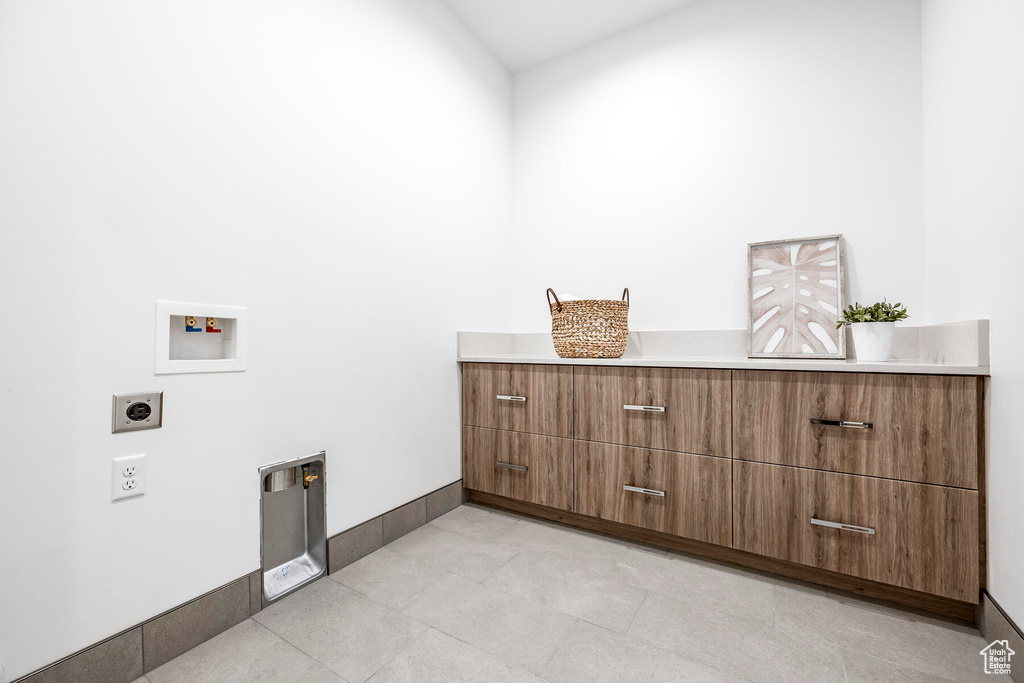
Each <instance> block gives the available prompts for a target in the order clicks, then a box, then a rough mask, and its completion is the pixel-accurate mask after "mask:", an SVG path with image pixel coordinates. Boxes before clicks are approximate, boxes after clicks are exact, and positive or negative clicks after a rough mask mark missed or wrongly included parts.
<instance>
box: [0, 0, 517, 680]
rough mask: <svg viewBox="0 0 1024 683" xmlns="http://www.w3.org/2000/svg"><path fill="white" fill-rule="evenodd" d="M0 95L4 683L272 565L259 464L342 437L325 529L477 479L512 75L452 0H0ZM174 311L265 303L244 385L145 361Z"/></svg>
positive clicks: (503, 239) (505, 204) (0, 616)
mask: <svg viewBox="0 0 1024 683" xmlns="http://www.w3.org/2000/svg"><path fill="white" fill-rule="evenodd" d="M0 93H2V94H0V310H2V311H3V325H4V329H3V331H2V332H0V566H2V567H3V578H2V580H0V664H2V665H3V666H4V668H5V670H6V673H7V676H8V680H10V679H11V678H13V677H17V676H20V675H22V674H25V673H28V672H29V671H31V670H33V669H35V668H37V667H39V666H42V665H44V664H47V663H49V662H51V661H53V660H56V659H58V658H60V657H62V656H64V655H67V654H69V653H71V652H72V651H75V650H77V649H79V648H81V647H83V646H86V645H89V644H91V643H93V642H95V641H96V640H99V639H101V638H104V637H106V636H108V635H111V634H113V633H114V632H116V631H118V630H120V629H123V628H126V627H129V626H131V625H133V624H136V623H138V622H140V621H142V620H144V619H146V618H148V617H151V616H154V615H155V614H157V613H159V612H161V611H162V610H165V609H167V608H170V607H173V606H175V605H177V604H179V603H180V602H182V601H184V600H187V599H189V598H192V597H194V596H196V595H198V594H200V593H203V592H205V591H207V590H210V589H212V588H214V587H216V586H219V585H221V584H224V583H225V582H227V581H230V580H232V579H235V578H237V577H240V576H242V575H244V574H245V573H247V572H250V571H253V570H255V569H257V568H258V567H259V535H258V516H259V507H258V505H259V497H258V487H259V482H258V477H257V473H256V469H257V467H258V466H259V465H261V464H264V463H268V462H272V461H276V460H280V459H283V458H286V457H291V456H299V455H303V454H306V453H310V452H315V451H318V450H320V449H326V450H327V452H328V469H329V521H328V525H329V531H330V532H331V533H336V532H339V531H342V530H343V529H345V528H347V527H349V526H351V525H353V524H355V523H358V522H361V521H363V520H366V519H368V518H371V517H373V516H375V515H377V514H380V513H382V512H384V511H386V510H388V509H390V508H392V507H394V506H397V505H399V504H402V503H405V502H407V501H409V500H412V499H414V498H416V497H418V496H420V495H423V494H425V493H427V492H429V491H431V490H433V489H436V488H438V487H440V486H443V485H445V484H448V483H450V482H452V481H455V480H457V479H459V477H460V476H461V475H460V458H459V432H458V424H459V420H458V405H457V400H458V396H457V387H456V384H457V370H456V365H455V363H454V358H455V330H457V329H473V328H476V329H500V328H501V327H502V326H503V323H504V320H503V317H502V314H501V312H500V310H499V309H496V308H494V307H493V306H490V305H485V304H486V303H493V300H494V298H493V296H492V295H494V294H495V293H496V290H495V288H496V287H498V286H499V285H498V284H497V283H500V280H496V279H494V278H493V277H492V273H493V272H494V271H495V270H499V271H500V270H502V269H503V268H504V261H503V256H502V255H503V254H504V253H505V249H504V246H505V245H506V243H507V239H508V228H509V203H510V173H509V167H510V139H509V136H510V121H509V109H510V102H509V97H510V82H509V76H508V74H507V72H505V71H504V70H503V69H502V68H501V67H500V66H498V65H497V63H496V62H495V61H494V60H493V59H492V58H491V57H490V56H489V55H488V54H487V53H486V52H485V51H484V50H483V49H482V47H481V46H480V45H479V44H478V42H477V41H476V39H475V38H473V37H472V36H471V35H470V34H469V33H468V32H467V31H466V30H465V29H464V27H463V26H462V25H461V24H460V23H459V22H458V21H457V20H456V19H455V18H454V17H453V16H452V15H451V14H450V12H449V10H448V9H447V8H446V7H444V5H443V4H442V3H441V2H440V1H439V0H346V2H327V1H325V0H258V1H253V0H246V1H244V2H243V1H242V0H182V1H179V2H155V1H151V0H144V1H138V0H93V1H91V2H88V3H84V2H75V1H74V0H4V2H2V3H0ZM158 299H168V300H181V301H198V302H211V303H220V304H233V305H243V306H248V307H249V315H250V330H251V338H250V339H249V367H248V371H247V372H245V373H243V374H211V375H181V376H160V377H157V376H155V375H154V374H153V344H154V317H155V307H154V302H155V301H157V300H158ZM139 390H163V391H164V392H165V401H166V406H165V424H164V427H163V429H161V430H158V431H151V432H142V433H135V434H123V435H111V434H110V401H111V398H110V397H111V394H113V393H114V392H120V391H139ZM133 453H147V454H148V460H149V463H148V467H149V472H148V484H147V486H148V491H147V493H146V495H145V497H143V498H141V499H136V500H130V501H126V502H122V503H117V504H112V503H111V502H110V500H109V496H110V482H109V479H110V470H111V465H110V460H111V458H114V457H116V456H120V455H127V454H133Z"/></svg>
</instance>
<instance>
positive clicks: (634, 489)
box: [622, 484, 665, 498]
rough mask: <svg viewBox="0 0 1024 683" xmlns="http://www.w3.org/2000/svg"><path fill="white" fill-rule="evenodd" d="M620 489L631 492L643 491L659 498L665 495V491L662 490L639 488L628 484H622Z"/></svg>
mask: <svg viewBox="0 0 1024 683" xmlns="http://www.w3.org/2000/svg"><path fill="white" fill-rule="evenodd" d="M622 490H623V491H632V492H633V493H645V494H647V495H648V496H658V497H660V498H664V497H665V492H664V491H655V490H654V489H644V488H640V487H639V486H630V485H628V484H626V485H624V486H623V487H622Z"/></svg>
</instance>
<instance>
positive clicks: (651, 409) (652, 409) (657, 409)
mask: <svg viewBox="0 0 1024 683" xmlns="http://www.w3.org/2000/svg"><path fill="white" fill-rule="evenodd" d="M622 408H623V410H636V411H638V412H641V413H664V412H665V406H634V405H629V404H628V403H627V404H626V405H624V406H622Z"/></svg>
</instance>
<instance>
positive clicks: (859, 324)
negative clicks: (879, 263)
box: [836, 299, 910, 363]
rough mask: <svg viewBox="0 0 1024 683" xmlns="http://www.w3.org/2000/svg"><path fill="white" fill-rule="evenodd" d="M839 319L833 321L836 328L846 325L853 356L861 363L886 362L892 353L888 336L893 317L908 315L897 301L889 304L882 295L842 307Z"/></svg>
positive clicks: (894, 327) (890, 336)
mask: <svg viewBox="0 0 1024 683" xmlns="http://www.w3.org/2000/svg"><path fill="white" fill-rule="evenodd" d="M842 315H843V319H842V320H838V321H836V329H839V328H841V327H845V326H846V325H850V329H851V330H852V331H853V347H854V348H855V349H856V350H857V360H858V361H859V362H863V363H888V362H889V359H890V358H891V357H892V338H893V335H894V334H895V333H896V321H897V320H905V319H906V318H909V317H910V314H909V313H907V307H906V306H904V305H903V304H901V303H895V304H890V303H889V302H888V301H886V300H885V299H882V300H881V301H879V302H878V303H875V304H872V305H871V306H861V305H860V302H858V303H855V304H853V305H851V306H848V307H847V308H846V310H844V311H843V314H842Z"/></svg>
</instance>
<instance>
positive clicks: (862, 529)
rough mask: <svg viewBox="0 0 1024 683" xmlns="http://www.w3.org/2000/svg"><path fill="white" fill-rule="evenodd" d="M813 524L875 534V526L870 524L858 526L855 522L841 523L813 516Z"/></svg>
mask: <svg viewBox="0 0 1024 683" xmlns="http://www.w3.org/2000/svg"><path fill="white" fill-rule="evenodd" d="M811 524H814V525H816V526H827V527H828V528H830V529H842V530H843V531H856V532H857V533H858V534H868V535H869V536H874V535H875V530H874V528H873V527H869V526H856V525H855V524H840V523H839V522H828V521H826V520H824V519H815V518H814V517H811Z"/></svg>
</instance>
